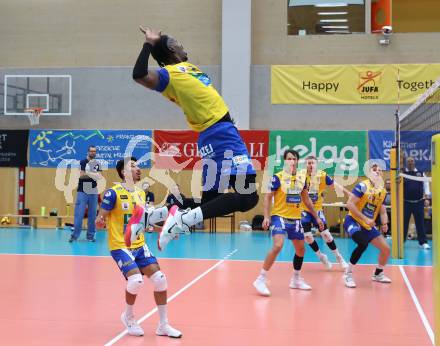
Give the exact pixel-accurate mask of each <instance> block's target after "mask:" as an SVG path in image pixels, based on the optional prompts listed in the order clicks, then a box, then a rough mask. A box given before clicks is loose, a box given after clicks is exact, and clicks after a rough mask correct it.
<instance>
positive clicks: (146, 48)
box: [133, 26, 161, 89]
mask: <svg viewBox="0 0 440 346" xmlns="http://www.w3.org/2000/svg"><path fill="white" fill-rule="evenodd" d="M139 29H140V31H141V32H142V33H143V34H144V35H145V43H144V45H143V46H142V50H141V52H140V53H139V56H138V58H137V60H136V64H135V65H134V68H133V79H134V80H135V81H136V82H137V83H139V84H141V85H143V86H144V87H146V88H149V89H156V87H157V85H158V83H159V75H158V73H157V71H155V70H151V69H150V70H149V69H148V59H149V58H150V54H151V50H152V49H153V46H154V45H155V44H156V42H157V41H159V40H160V35H161V32H160V31H157V30H153V29H150V28H143V27H142V26H140V27H139Z"/></svg>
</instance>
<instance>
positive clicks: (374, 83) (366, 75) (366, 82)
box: [357, 71, 382, 100]
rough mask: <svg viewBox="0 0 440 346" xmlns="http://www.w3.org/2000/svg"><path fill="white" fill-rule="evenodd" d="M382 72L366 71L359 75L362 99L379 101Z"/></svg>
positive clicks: (358, 88) (359, 88)
mask: <svg viewBox="0 0 440 346" xmlns="http://www.w3.org/2000/svg"><path fill="white" fill-rule="evenodd" d="M381 78H382V72H380V71H379V72H374V71H365V72H361V73H360V74H359V84H358V87H357V90H358V91H359V93H360V94H361V99H368V100H377V99H378V98H379V95H378V94H379V84H380V80H381Z"/></svg>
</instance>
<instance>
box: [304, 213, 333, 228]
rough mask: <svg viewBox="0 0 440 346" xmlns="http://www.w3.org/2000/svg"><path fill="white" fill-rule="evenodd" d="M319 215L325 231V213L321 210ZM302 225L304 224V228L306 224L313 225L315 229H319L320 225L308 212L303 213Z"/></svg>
mask: <svg viewBox="0 0 440 346" xmlns="http://www.w3.org/2000/svg"><path fill="white" fill-rule="evenodd" d="M317 213H318V216H319V218H320V219H321V220H322V222H324V229H327V220H326V219H325V215H324V212H323V211H322V210H319V211H318V212H317ZM301 223H302V224H303V226H304V225H305V224H309V223H311V224H312V226H313V227H315V228H317V227H318V223H317V222H316V219H315V218H314V217H313V215H312V214H310V213H309V212H308V211H303V212H302V213H301Z"/></svg>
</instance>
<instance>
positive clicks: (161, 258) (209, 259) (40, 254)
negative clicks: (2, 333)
mask: <svg viewBox="0 0 440 346" xmlns="http://www.w3.org/2000/svg"><path fill="white" fill-rule="evenodd" d="M2 255H4V256H11V255H12V256H47V257H86V258H94V257H96V258H111V256H110V255H105V256H103V255H61V254H44V253H0V256H2ZM155 257H156V258H157V259H158V260H178V261H186V260H191V261H219V258H192V257H159V256H155ZM223 259H227V260H228V261H231V262H257V263H262V262H263V261H264V258H263V259H255V260H254V259H229V258H226V257H224V258H223ZM277 263H292V261H291V260H278V259H277ZM304 263H305V264H319V263H321V262H319V261H316V262H315V261H313V262H310V261H304ZM332 264H334V265H338V262H332ZM356 265H357V266H375V265H377V263H376V262H374V263H358V264H356ZM399 266H402V267H416V268H432V267H433V265H432V264H431V265H428V264H426V265H417V264H387V267H399Z"/></svg>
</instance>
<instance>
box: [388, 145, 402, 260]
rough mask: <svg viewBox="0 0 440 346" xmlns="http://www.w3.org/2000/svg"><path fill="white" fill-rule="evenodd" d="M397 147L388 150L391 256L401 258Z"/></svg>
mask: <svg viewBox="0 0 440 346" xmlns="http://www.w3.org/2000/svg"><path fill="white" fill-rule="evenodd" d="M397 161H398V160H397V148H396V147H395V146H394V147H393V148H392V149H391V150H390V181H391V239H392V246H391V255H392V257H393V258H403V232H402V231H403V229H402V227H400V226H401V223H400V220H399V219H400V217H399V214H400V211H401V209H402V208H401V205H400V203H399V202H400V201H399V190H400V185H403V184H401V183H400V180H401V179H400V178H399V177H398V171H397Z"/></svg>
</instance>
